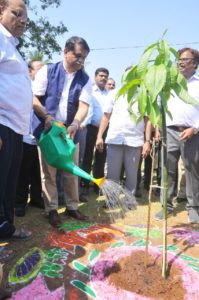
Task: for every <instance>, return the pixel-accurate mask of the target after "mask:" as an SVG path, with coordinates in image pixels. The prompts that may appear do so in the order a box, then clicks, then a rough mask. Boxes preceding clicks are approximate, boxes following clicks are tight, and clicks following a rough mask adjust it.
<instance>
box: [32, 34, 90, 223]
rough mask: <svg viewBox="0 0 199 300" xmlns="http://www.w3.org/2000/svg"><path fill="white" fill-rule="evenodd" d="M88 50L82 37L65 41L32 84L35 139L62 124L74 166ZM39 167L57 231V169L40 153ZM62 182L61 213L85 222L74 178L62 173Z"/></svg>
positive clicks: (86, 97)
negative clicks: (56, 58) (55, 59)
mask: <svg viewBox="0 0 199 300" xmlns="http://www.w3.org/2000/svg"><path fill="white" fill-rule="evenodd" d="M89 51H90V48H89V46H88V44H87V42H86V41H85V40H84V39H83V38H81V37H77V36H73V37H71V38H69V39H68V40H67V41H66V44H65V49H64V54H63V60H62V61H60V62H58V63H55V64H49V65H46V66H43V67H42V68H41V69H40V70H39V71H38V73H37V75H36V77H35V80H34V82H33V93H34V98H33V106H34V111H35V114H34V116H33V130H34V135H35V136H36V137H37V138H39V137H40V134H41V132H42V130H49V129H50V128H51V126H52V122H53V121H54V120H57V121H60V122H62V123H63V124H65V125H66V127H67V131H68V134H69V137H72V138H74V142H75V143H76V151H75V158H74V162H75V164H76V165H77V164H78V160H79V136H78V129H79V125H80V123H81V122H82V121H83V120H84V118H85V117H86V115H87V112H88V107H89V103H90V98H91V92H92V82H91V80H90V78H89V76H88V75H87V74H86V72H85V71H84V61H85V59H86V57H87V55H88V53H89ZM39 153H40V151H39ZM40 166H41V172H42V176H41V178H42V190H43V196H44V201H45V210H46V213H47V214H48V218H49V223H50V224H51V225H52V226H53V227H55V228H59V227H60V225H61V219H60V216H59V214H58V212H57V208H58V193H57V187H56V173H57V169H56V168H54V167H52V166H50V165H49V164H48V163H47V162H46V160H45V158H44V157H43V155H42V153H40ZM63 181H64V185H63V188H64V199H65V201H66V211H65V214H66V215H67V216H70V217H73V218H75V219H77V220H83V221H86V220H88V217H87V216H85V215H83V214H82V213H81V212H80V211H79V210H78V202H79V193H78V178H77V176H75V175H73V174H70V173H68V172H63Z"/></svg>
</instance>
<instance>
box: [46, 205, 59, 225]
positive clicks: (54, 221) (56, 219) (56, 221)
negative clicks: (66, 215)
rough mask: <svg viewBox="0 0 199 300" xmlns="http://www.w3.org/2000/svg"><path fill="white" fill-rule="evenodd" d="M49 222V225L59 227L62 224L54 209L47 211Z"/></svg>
mask: <svg viewBox="0 0 199 300" xmlns="http://www.w3.org/2000/svg"><path fill="white" fill-rule="evenodd" d="M48 217H49V223H50V225H51V226H53V227H55V228H59V227H60V226H61V224H62V222H61V220H60V217H59V215H58V213H57V211H56V210H55V209H53V210H51V211H50V212H49V216H48Z"/></svg>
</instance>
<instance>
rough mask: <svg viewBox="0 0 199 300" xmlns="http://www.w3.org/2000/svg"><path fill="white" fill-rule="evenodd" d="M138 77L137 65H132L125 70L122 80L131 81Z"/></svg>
mask: <svg viewBox="0 0 199 300" xmlns="http://www.w3.org/2000/svg"><path fill="white" fill-rule="evenodd" d="M136 77H137V65H136V66H134V67H133V66H132V68H130V69H128V70H127V71H125V72H124V74H123V76H122V82H123V83H125V82H128V81H131V80H133V79H135V78H136Z"/></svg>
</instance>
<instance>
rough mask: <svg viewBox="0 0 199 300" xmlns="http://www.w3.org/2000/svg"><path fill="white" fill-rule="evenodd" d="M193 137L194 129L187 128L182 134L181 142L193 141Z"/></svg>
mask: <svg viewBox="0 0 199 300" xmlns="http://www.w3.org/2000/svg"><path fill="white" fill-rule="evenodd" d="M193 135H194V129H193V128H191V127H190V128H187V129H185V130H184V131H182V132H181V133H180V141H186V140H188V139H191V138H192V136H193Z"/></svg>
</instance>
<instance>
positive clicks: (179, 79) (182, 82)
mask: <svg viewBox="0 0 199 300" xmlns="http://www.w3.org/2000/svg"><path fill="white" fill-rule="evenodd" d="M176 81H177V83H178V84H179V85H181V86H182V87H183V88H184V89H185V90H187V81H186V79H185V77H184V76H183V75H182V74H181V73H180V72H178V76H177V80H176Z"/></svg>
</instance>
